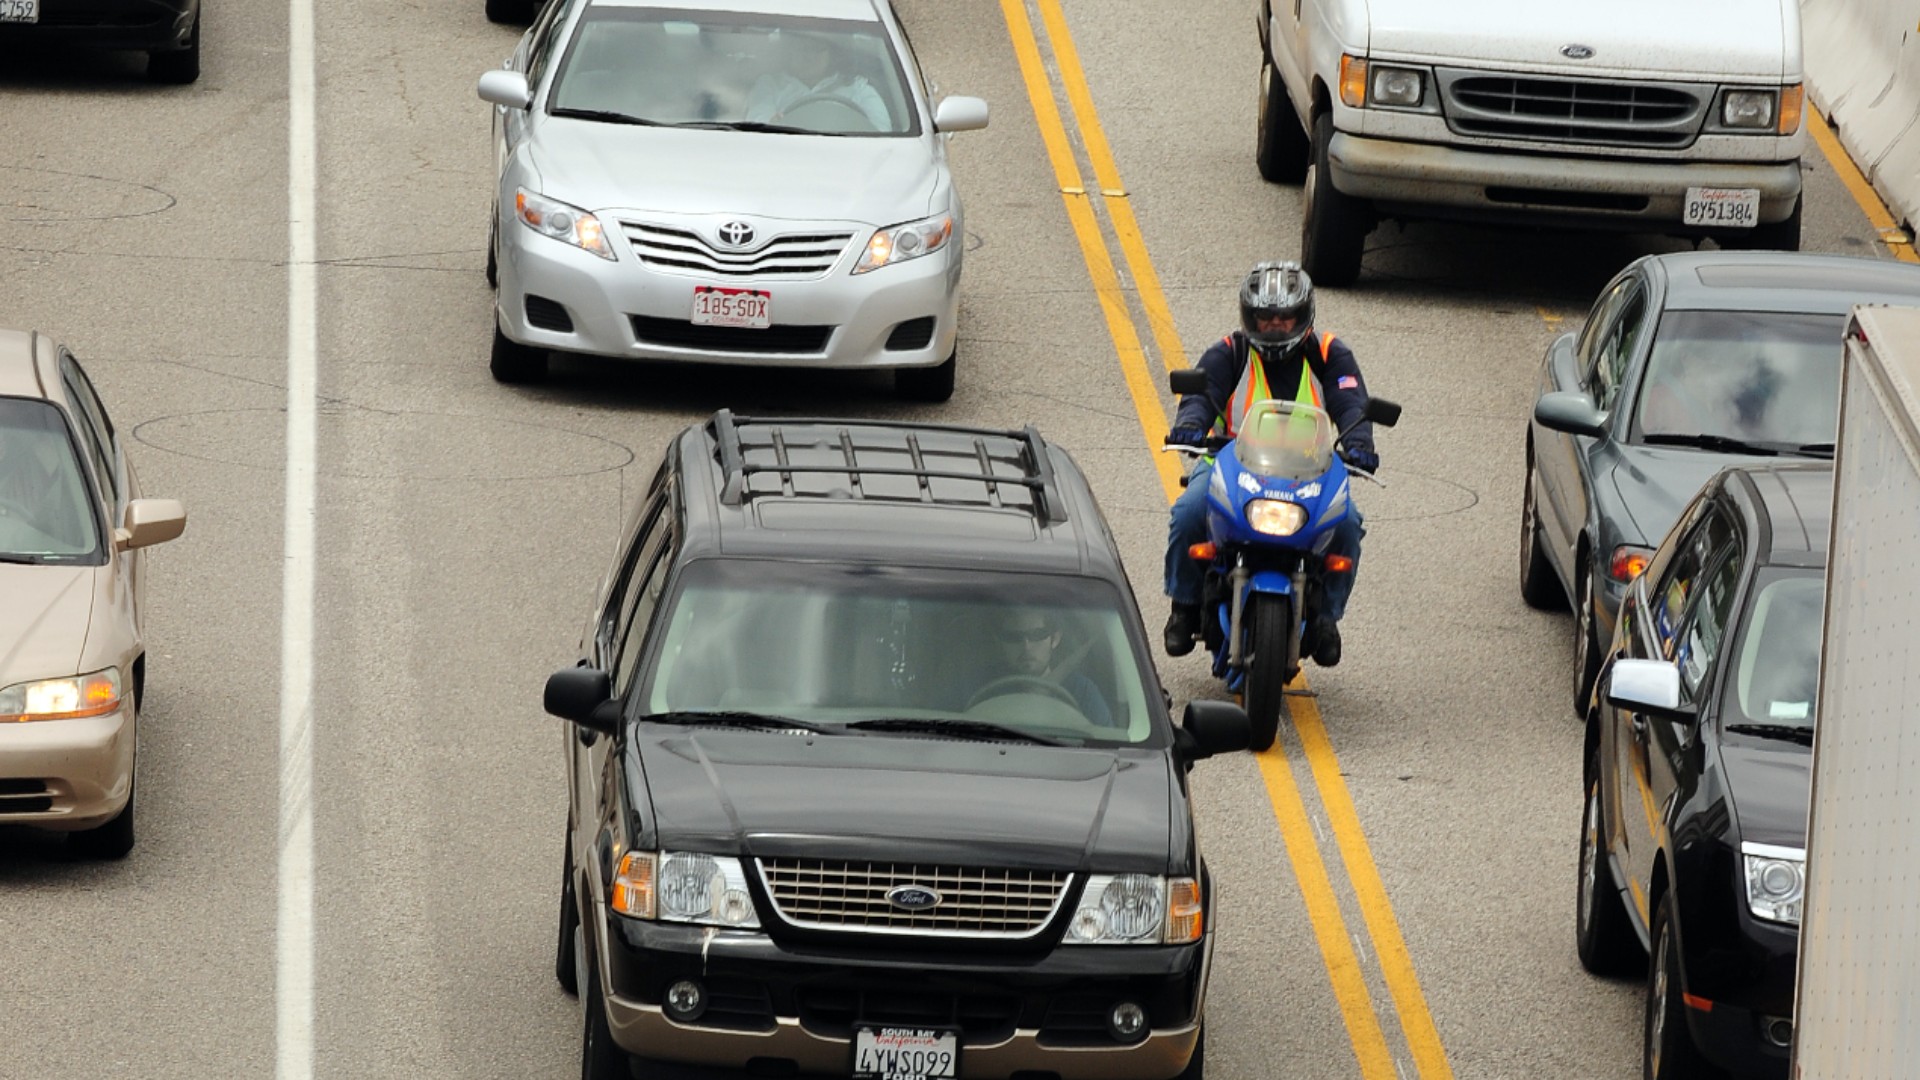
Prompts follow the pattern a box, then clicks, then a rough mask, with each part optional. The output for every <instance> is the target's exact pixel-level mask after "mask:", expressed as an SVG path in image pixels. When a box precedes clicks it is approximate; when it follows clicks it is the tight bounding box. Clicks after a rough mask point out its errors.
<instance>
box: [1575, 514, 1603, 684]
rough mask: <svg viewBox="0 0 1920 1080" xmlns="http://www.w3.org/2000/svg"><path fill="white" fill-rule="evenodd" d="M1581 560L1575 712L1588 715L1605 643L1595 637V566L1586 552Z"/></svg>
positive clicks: (1577, 614)
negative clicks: (1590, 563)
mask: <svg viewBox="0 0 1920 1080" xmlns="http://www.w3.org/2000/svg"><path fill="white" fill-rule="evenodd" d="M1579 559H1580V568H1579V570H1577V571H1576V574H1577V575H1578V576H1577V581H1578V584H1577V585H1575V586H1574V591H1575V592H1577V593H1578V594H1579V596H1580V599H1579V600H1578V601H1576V602H1575V604H1574V612H1573V715H1575V716H1585V715H1586V714H1587V705H1588V704H1589V703H1590V702H1591V701H1592V699H1593V682H1594V680H1595V679H1597V678H1599V677H1600V652H1601V646H1600V643H1599V641H1598V640H1597V639H1596V638H1595V637H1594V634H1595V633H1597V632H1598V628H1597V627H1595V626H1594V623H1593V569H1592V567H1590V566H1588V565H1587V563H1588V562H1589V561H1590V560H1589V559H1588V556H1587V554H1586V552H1584V551H1583V552H1581V553H1580V556H1579Z"/></svg>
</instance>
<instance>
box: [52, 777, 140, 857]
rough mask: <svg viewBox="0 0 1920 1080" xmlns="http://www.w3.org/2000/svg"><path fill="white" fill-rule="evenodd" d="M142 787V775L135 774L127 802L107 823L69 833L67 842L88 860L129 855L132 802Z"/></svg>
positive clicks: (129, 785)
mask: <svg viewBox="0 0 1920 1080" xmlns="http://www.w3.org/2000/svg"><path fill="white" fill-rule="evenodd" d="M139 787H140V778H139V776H138V775H137V774H136V775H135V776H134V777H132V778H131V779H129V780H128V781H127V805H125V806H123V807H121V808H120V812H119V813H117V814H115V815H113V817H111V818H109V819H107V821H106V822H105V823H104V824H101V825H96V826H94V827H93V828H91V829H82V830H80V831H79V832H73V833H68V834H67V845H68V846H69V847H71V848H72V849H73V850H74V851H75V852H76V853H78V854H80V855H83V856H85V857H86V858H89V859H124V858H126V857H127V853H128V852H130V851H132V850H133V805H134V803H135V802H137V801H138V800H137V799H136V798H135V796H136V795H137V794H138V793H139Z"/></svg>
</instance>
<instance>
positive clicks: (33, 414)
mask: <svg viewBox="0 0 1920 1080" xmlns="http://www.w3.org/2000/svg"><path fill="white" fill-rule="evenodd" d="M99 547H100V532H99V529H98V527H97V525H96V523H95V521H94V514H93V511H92V510H91V509H90V507H89V501H88V496H87V481H86V477H85V476H84V475H83V474H82V473H81V471H80V459H79V457H78V456H77V455H76V454H75V453H74V447H73V439H72V438H71V437H70V436H69V435H68V432H67V422H66V418H65V417H63V416H62V415H61V413H60V410H59V409H56V408H54V407H53V405H52V404H50V403H48V402H45V401H35V400H29V399H26V398H0V562H58V563H75V562H90V561H92V560H93V559H94V557H95V555H96V554H97V552H98V551H99Z"/></svg>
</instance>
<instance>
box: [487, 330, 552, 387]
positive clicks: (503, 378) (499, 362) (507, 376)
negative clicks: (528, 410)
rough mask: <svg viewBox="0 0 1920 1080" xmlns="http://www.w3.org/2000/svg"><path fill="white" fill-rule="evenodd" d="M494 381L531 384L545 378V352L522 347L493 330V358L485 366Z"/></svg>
mask: <svg viewBox="0 0 1920 1080" xmlns="http://www.w3.org/2000/svg"><path fill="white" fill-rule="evenodd" d="M487 366H488V367H489V368H491V369H492V371H493V377H494V379H495V380H497V381H499V382H503V383H532V382H539V381H540V380H542V379H545V378H546V377H547V350H545V349H539V348H535V347H534V346H532V345H522V344H520V343H519V342H517V341H515V340H513V339H512V338H510V337H508V336H507V335H505V334H503V333H501V332H500V327H499V325H498V324H495V326H494V328H493V357H492V359H491V360H490V361H489V362H488V365H487Z"/></svg>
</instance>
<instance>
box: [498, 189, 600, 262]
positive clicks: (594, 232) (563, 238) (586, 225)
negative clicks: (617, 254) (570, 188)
mask: <svg viewBox="0 0 1920 1080" xmlns="http://www.w3.org/2000/svg"><path fill="white" fill-rule="evenodd" d="M513 209H514V212H515V213H517V214H519V215H520V220H521V222H522V223H524V224H525V225H526V226H527V228H529V229H532V230H533V231H534V232H537V233H539V234H540V235H541V236H546V237H551V238H553V239H555V240H558V241H560V242H561V243H563V244H572V245H573V246H574V247H577V248H579V249H581V250H582V251H591V252H593V253H594V254H595V255H598V256H600V257H601V258H603V259H607V260H609V261H611V260H612V259H613V248H612V247H610V246H609V245H608V244H607V234H606V230H604V229H602V228H601V227H600V219H599V218H597V217H594V216H593V215H592V214H589V213H587V212H586V211H585V210H582V209H580V208H579V207H577V206H568V205H567V204H566V203H563V202H561V201H559V200H558V199H549V198H547V197H546V196H545V195H535V194H534V193H533V192H531V191H528V190H527V189H526V188H520V189H519V190H518V191H517V192H516V193H515V194H514V196H513Z"/></svg>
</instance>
